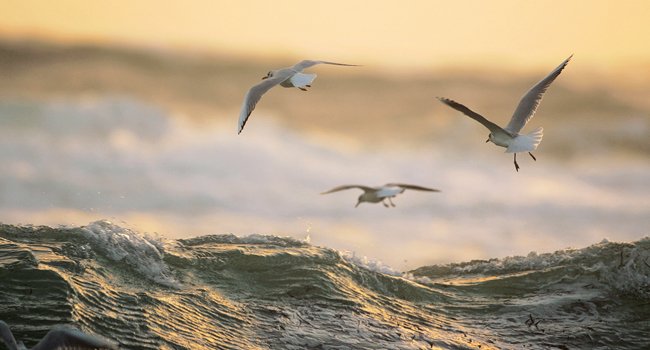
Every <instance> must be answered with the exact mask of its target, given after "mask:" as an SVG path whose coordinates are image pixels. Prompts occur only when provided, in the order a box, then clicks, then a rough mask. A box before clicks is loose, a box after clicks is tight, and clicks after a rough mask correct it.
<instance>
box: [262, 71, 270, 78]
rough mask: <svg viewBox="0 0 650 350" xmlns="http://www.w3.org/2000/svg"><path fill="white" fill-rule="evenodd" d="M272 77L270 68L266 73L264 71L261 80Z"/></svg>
mask: <svg viewBox="0 0 650 350" xmlns="http://www.w3.org/2000/svg"><path fill="white" fill-rule="evenodd" d="M272 77H273V71H272V70H270V71H269V72H268V73H266V76H265V77H262V80H264V79H268V78H272Z"/></svg>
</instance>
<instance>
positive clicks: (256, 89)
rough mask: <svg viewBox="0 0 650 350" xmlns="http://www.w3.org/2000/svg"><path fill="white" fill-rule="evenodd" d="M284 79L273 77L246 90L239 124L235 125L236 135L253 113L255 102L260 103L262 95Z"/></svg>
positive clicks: (285, 77)
mask: <svg viewBox="0 0 650 350" xmlns="http://www.w3.org/2000/svg"><path fill="white" fill-rule="evenodd" d="M286 79H287V76H286V75H282V76H275V77H272V78H269V79H265V80H263V81H262V82H261V83H259V84H257V85H255V86H253V87H252V88H250V90H248V92H247V93H246V96H245V97H244V103H243V105H242V107H241V112H240V113H239V123H238V124H237V133H238V134H240V133H241V132H242V130H244V125H246V121H248V117H250V115H251V113H253V109H255V105H257V102H259V101H260V99H261V98H262V95H264V94H265V93H266V92H267V91H269V90H270V89H271V88H272V87H274V86H276V85H278V84H280V83H281V82H283V81H284V80H286Z"/></svg>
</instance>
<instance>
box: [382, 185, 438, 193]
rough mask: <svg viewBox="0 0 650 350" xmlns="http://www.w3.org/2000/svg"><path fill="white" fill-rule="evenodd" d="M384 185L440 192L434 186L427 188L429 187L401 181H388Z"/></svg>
mask: <svg viewBox="0 0 650 350" xmlns="http://www.w3.org/2000/svg"><path fill="white" fill-rule="evenodd" d="M385 186H388V187H401V188H403V189H406V190H416V191H429V192H440V190H438V189H435V188H429V187H423V186H417V185H409V184H401V183H389V184H386V185H385Z"/></svg>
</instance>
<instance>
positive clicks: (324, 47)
mask: <svg viewBox="0 0 650 350" xmlns="http://www.w3.org/2000/svg"><path fill="white" fill-rule="evenodd" d="M0 13H2V14H3V15H2V20H0V164H1V167H0V221H1V222H4V223H10V224H29V225H50V226H56V225H85V224H87V223H89V222H92V221H95V220H100V219H107V220H111V221H114V222H116V223H118V224H120V225H122V226H125V227H129V228H133V229H135V230H138V231H140V232H143V233H158V234H160V235H162V236H164V237H168V238H180V237H189V236H197V235H205V234H223V233H234V234H236V235H248V234H252V233H261V234H275V235H283V236H284V235H286V236H292V237H295V238H299V239H309V240H310V242H311V243H312V244H316V245H322V246H328V247H331V248H335V249H340V250H344V251H351V252H353V253H354V254H356V255H358V256H366V257H368V258H370V259H376V260H380V261H382V262H384V263H386V264H389V265H390V266H391V267H393V268H394V269H397V270H405V269H411V268H415V267H418V266H422V265H425V264H432V263H445V262H453V261H461V260H471V259H485V258H493V257H503V256H507V255H515V254H517V255H522V254H523V255H525V254H527V253H528V252H530V251H538V252H547V251H552V250H554V249H561V248H566V247H583V246H586V245H589V244H592V243H596V242H599V241H601V240H603V239H608V240H614V241H632V240H637V239H639V238H641V237H644V236H646V235H648V233H649V228H650V138H649V137H650V94H649V92H648V88H649V87H650V45H647V38H648V37H650V25H648V23H647V14H648V13H650V4H649V3H647V2H645V1H625V2H622V3H617V5H616V6H611V3H609V2H608V1H570V2H566V1H544V2H522V1H514V0H513V1H510V0H508V1H506V0H500V1H491V2H484V1H453V2H452V1H447V2H443V1H412V2H408V6H399V5H397V4H396V3H395V2H391V1H373V2H352V3H350V2H348V1H339V0H331V1H328V2H318V3H304V2H299V1H282V2H265V1H238V2H230V1H200V0H192V1H185V2H182V3H181V2H172V1H138V2H133V1H121V0H116V1H111V2H87V1H72V0H63V1H57V2H44V1H12V0H4V1H2V2H0ZM571 54H574V58H573V59H572V61H571V62H570V63H569V65H568V66H567V68H566V69H565V70H564V72H563V73H562V74H561V75H560V76H559V77H558V79H557V80H556V81H555V82H554V83H553V85H552V86H551V87H550V89H549V90H548V92H547V93H546V95H545V97H544V100H543V101H542V103H541V106H540V108H539V109H538V111H537V113H536V115H535V117H534V118H533V119H532V120H531V122H530V123H529V124H528V125H527V126H526V128H524V132H529V131H531V130H533V129H534V128H536V127H538V126H543V127H544V131H545V133H544V134H545V135H544V140H543V142H542V143H541V145H540V147H539V148H538V150H537V152H535V155H536V156H537V162H535V161H533V160H532V159H531V158H530V157H528V156H527V155H522V156H520V157H519V164H520V165H521V170H520V171H519V173H517V172H515V170H514V166H513V164H512V156H511V155H510V154H504V153H503V149H502V148H499V147H496V146H494V145H493V144H486V143H484V141H485V139H486V138H487V134H488V131H487V130H486V129H485V128H484V127H483V126H481V125H480V124H478V123H477V122H475V121H473V120H471V119H469V118H467V117H465V116H462V115H460V114H459V113H457V112H455V111H454V110H452V109H450V108H449V107H447V106H444V105H442V104H441V103H439V102H438V101H437V100H436V99H435V97H436V96H444V97H449V98H452V99H455V100H457V101H460V102H462V103H464V104H466V105H467V106H468V107H470V108H472V109H473V110H475V111H477V112H479V113H482V114H483V115H484V116H486V117H487V118H489V119H491V120H492V121H494V122H496V123H497V124H500V125H505V124H506V123H507V122H508V120H509V119H510V116H511V115H512V112H513V111H514V109H515V107H516V105H517V103H518V102H519V99H520V97H521V96H522V95H523V94H524V93H525V92H526V91H527V90H528V89H529V88H530V87H531V86H532V85H533V84H535V83H536V82H537V81H539V80H540V79H541V78H543V77H544V76H546V75H547V74H548V73H549V72H550V71H551V70H552V69H553V68H555V67H556V66H557V65H559V64H560V62H562V61H563V60H564V59H565V58H567V57H568V56H569V55H571ZM302 59H321V60H329V61H335V62H344V63H351V64H361V65H363V66H362V67H335V66H316V67H312V68H310V69H309V70H308V71H309V72H313V73H316V74H318V76H319V77H318V78H317V80H316V81H315V82H314V84H313V88H312V89H311V90H310V91H309V92H302V91H299V90H297V89H283V88H276V89H273V90H271V91H270V92H269V93H267V94H266V95H265V96H264V98H263V99H262V100H261V102H260V103H259V104H258V106H257V109H256V110H255V111H254V112H253V114H252V116H251V118H250V119H249V121H248V124H247V125H246V128H245V129H244V131H243V132H242V134H241V135H237V133H236V125H237V119H238V115H239V109H240V107H241V104H242V100H243V97H244V95H245V93H246V91H247V90H248V89H249V88H250V87H251V86H252V85H254V84H256V83H258V82H259V80H260V78H261V77H262V76H264V75H266V72H267V71H268V70H270V69H275V68H280V67H285V66H291V65H293V64H294V63H296V62H298V61H300V60H302ZM387 182H406V183H413V184H418V185H422V186H429V187H434V188H439V189H441V190H442V192H441V193H435V194H429V193H424V192H409V191H407V192H406V193H404V194H402V195H401V196H399V197H397V198H396V199H394V202H395V203H396V204H397V207H396V208H391V209H386V208H384V207H382V206H381V205H370V204H362V205H361V206H359V208H356V209H355V208H354V204H355V203H356V197H357V196H358V195H359V194H360V191H356V190H349V191H344V192H338V193H334V194H329V195H326V196H322V195H320V194H319V193H320V192H322V191H325V190H328V189H330V188H332V187H334V186H338V185H341V184H350V183H353V184H365V185H382V184H384V183H387Z"/></svg>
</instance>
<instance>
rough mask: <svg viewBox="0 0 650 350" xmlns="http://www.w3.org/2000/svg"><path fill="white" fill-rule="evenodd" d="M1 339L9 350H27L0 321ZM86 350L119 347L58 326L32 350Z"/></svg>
mask: <svg viewBox="0 0 650 350" xmlns="http://www.w3.org/2000/svg"><path fill="white" fill-rule="evenodd" d="M0 339H2V340H3V341H4V343H5V345H6V346H7V347H8V348H9V350H27V347H25V344H23V343H22V342H16V339H15V338H14V335H13V334H12V333H11V330H10V329H9V326H8V325H7V324H6V323H5V322H4V321H0ZM66 349H75V350H85V349H88V350H90V349H101V350H108V349H110V350H116V349H117V346H116V345H115V344H113V343H110V342H108V341H107V340H104V339H102V338H98V337H95V336H92V335H88V334H86V333H83V332H81V331H80V330H78V329H75V328H69V327H64V326H57V327H56V328H54V329H52V330H50V331H49V332H47V334H46V335H45V337H44V338H43V339H42V340H41V341H40V342H38V344H36V346H34V347H33V348H31V350H66Z"/></svg>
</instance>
